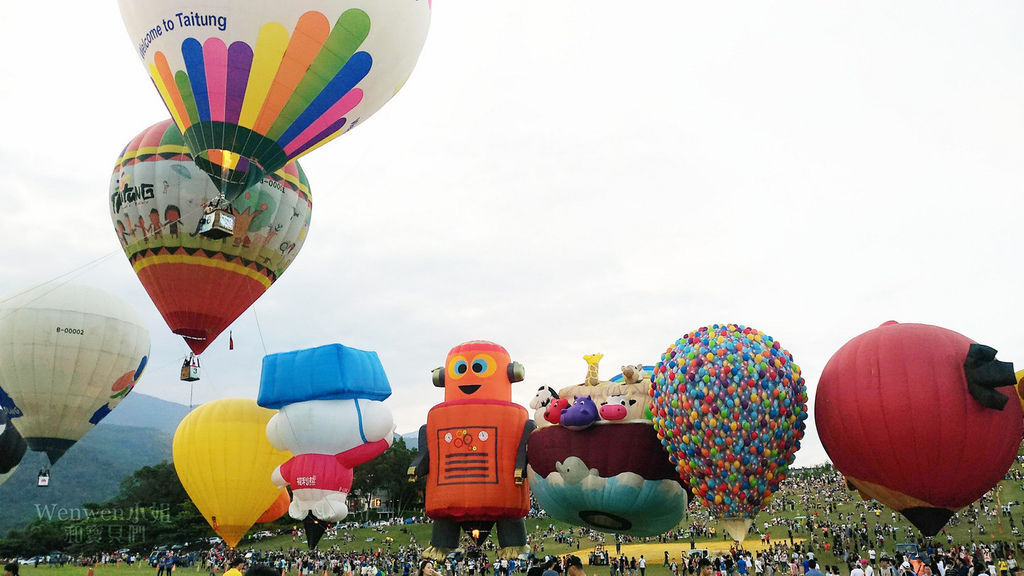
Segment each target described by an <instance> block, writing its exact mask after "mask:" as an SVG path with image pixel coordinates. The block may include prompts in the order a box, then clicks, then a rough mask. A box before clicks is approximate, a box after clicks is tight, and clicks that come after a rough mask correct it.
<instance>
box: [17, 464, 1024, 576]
mask: <svg viewBox="0 0 1024 576" xmlns="http://www.w3.org/2000/svg"><path fill="white" fill-rule="evenodd" d="M1008 479H1010V480H1013V481H1015V482H1018V483H1020V482H1024V474H1022V473H1021V472H1020V467H1015V468H1014V469H1013V470H1012V471H1011V472H1010V474H1009V476H1008ZM1016 505H1017V503H1015V502H1003V501H1001V500H1000V497H999V494H998V493H997V492H990V493H989V494H986V495H985V496H984V497H983V498H982V499H980V500H979V501H978V502H976V503H974V504H973V505H971V506H969V507H967V508H965V509H964V510H962V511H960V512H958V513H957V514H955V515H953V517H952V518H951V519H950V521H949V524H948V525H949V526H952V527H957V526H959V527H960V528H959V529H958V530H956V533H957V534H959V535H963V534H964V533H966V537H963V536H961V537H959V538H954V536H953V531H952V530H944V531H943V532H941V533H940V534H939V535H938V536H937V537H935V538H924V537H922V536H921V535H920V533H919V532H917V531H916V530H915V529H913V528H912V527H911V526H910V525H909V524H908V523H907V522H906V521H904V520H903V519H902V518H901V517H898V516H897V515H896V513H895V512H892V511H890V510H888V509H883V508H882V507H881V506H880V505H878V504H877V503H875V502H871V501H863V500H861V499H860V498H859V497H857V496H856V494H855V493H854V492H851V491H850V490H849V489H848V488H847V486H846V482H845V479H844V478H843V477H842V475H840V474H839V473H838V472H836V471H834V470H832V469H829V468H825V469H824V470H818V471H817V473H814V474H802V475H796V476H793V477H791V478H789V479H787V480H786V481H785V483H784V485H783V489H782V490H780V491H779V493H778V494H777V495H776V497H775V498H774V499H773V500H772V501H771V502H770V503H769V504H768V505H767V507H766V509H765V511H764V512H763V513H762V515H760V516H759V517H758V521H757V522H756V523H754V524H753V526H752V527H751V532H752V533H753V535H754V536H755V537H756V538H759V539H760V542H759V546H757V547H756V548H757V549H756V550H749V551H748V550H745V549H744V548H742V547H740V546H738V545H734V546H732V547H731V548H728V549H725V546H722V548H723V549H722V550H719V551H715V550H708V549H707V548H712V547H711V546H708V545H707V542H708V541H709V540H710V541H712V542H726V541H728V536H726V535H724V534H722V535H719V534H718V532H717V530H716V519H715V518H714V517H713V516H712V515H711V513H710V512H709V511H708V510H706V509H704V508H702V507H700V506H697V505H694V506H691V507H690V508H689V512H688V515H687V518H686V521H685V522H684V523H683V524H682V525H681V526H680V527H679V528H678V529H676V530H673V531H670V532H667V533H664V534H660V535H658V536H654V537H647V538H637V537H630V536H627V535H618V536H615V535H609V534H604V533H601V532H597V531H594V530H591V529H587V528H563V527H561V526H556V525H555V524H554V523H553V522H550V521H546V520H545V519H544V515H543V513H542V512H539V511H535V512H533V513H531V515H530V516H529V517H528V519H527V525H528V528H529V529H530V530H529V533H528V544H529V553H528V554H524V555H522V556H521V557H520V558H518V559H510V560H499V559H496V554H495V553H494V552H495V548H496V547H495V544H494V543H493V542H492V541H491V540H487V541H485V542H484V543H483V545H482V546H480V547H479V548H478V547H476V546H475V545H474V544H473V543H472V541H471V540H470V539H469V538H468V537H466V538H465V539H464V541H463V546H462V548H461V549H460V552H459V553H453V554H450V555H448V557H447V558H445V559H444V560H439V561H436V562H435V561H433V560H427V559H425V558H422V557H421V555H422V550H423V548H422V547H421V546H420V545H419V543H417V542H416V541H415V537H414V536H413V535H412V534H411V532H409V531H407V530H403V529H400V531H401V532H405V533H406V534H408V538H407V539H404V538H402V544H401V545H399V544H398V543H396V542H395V540H394V539H393V538H391V537H390V536H388V537H387V538H384V539H382V544H383V546H382V547H377V548H367V549H364V550H361V551H358V552H351V551H342V550H341V544H348V545H350V544H351V543H352V541H353V538H352V537H351V532H349V531H347V530H344V529H341V528H340V527H336V528H334V529H332V530H331V531H330V532H328V534H327V538H325V540H324V541H323V543H324V544H325V545H324V546H322V549H321V550H312V551H307V550H304V549H301V548H300V546H302V544H303V542H302V535H301V532H299V531H296V532H295V533H294V534H293V540H295V544H294V545H293V547H291V548H289V549H284V548H280V549H278V550H256V549H252V548H250V549H245V548H240V549H237V550H231V549H229V548H227V547H226V546H225V545H224V544H223V543H216V544H213V545H210V546H208V547H206V548H205V549H202V550H195V551H191V552H187V553H185V552H174V551H163V552H160V553H154V554H153V555H150V556H149V557H144V556H140V555H139V554H138V553H130V552H128V551H120V552H117V553H109V554H102V555H100V556H96V557H89V558H76V559H68V558H65V557H62V558H60V562H61V563H63V562H66V561H70V562H73V563H77V564H88V565H91V564H112V563H126V564H129V565H132V564H135V563H139V564H142V565H147V564H148V565H149V566H151V567H153V568H155V569H156V576H172V574H173V572H174V571H175V570H176V569H181V568H188V569H191V570H194V571H196V572H199V573H208V574H210V575H211V576H217V575H218V574H225V576H243V574H244V576H435V575H436V576H513V575H516V574H522V573H525V574H527V575H528V576H587V574H585V573H588V574H589V576H648V575H647V571H648V566H647V563H648V562H649V559H647V558H645V557H644V555H642V554H627V553H626V552H625V551H624V547H627V546H629V545H631V544H638V543H643V544H655V545H657V544H672V545H673V546H671V547H670V546H665V551H664V555H663V557H662V555H661V554H660V553H659V554H658V556H659V557H658V558H657V560H656V564H657V568H653V567H652V572H656V574H655V576H833V575H842V576H847V575H849V576H1016V575H1017V572H1018V565H1017V556H1021V555H1022V554H1024V540H1021V538H1020V537H1019V527H1018V524H1019V523H1018V522H1017V519H1016V518H1015V517H1014V507H1015V506H1016ZM403 528H404V527H403ZM965 528H966V530H965ZM379 530H380V531H381V532H382V533H387V534H391V535H393V536H399V534H398V533H394V532H386V531H385V530H384V528H383V527H381V528H379ZM719 536H721V538H719ZM406 540H407V541H406ZM747 542H748V544H749V542H750V536H749V535H748V540H747ZM680 543H682V545H678V544H680ZM687 544H688V546H687ZM346 547H349V546H346ZM548 547H551V549H553V550H559V551H565V550H566V549H568V551H569V553H568V554H566V555H563V556H561V557H558V556H553V555H549V554H548V553H547V550H548ZM595 547H596V548H595ZM669 548H671V549H672V550H675V551H676V552H675V553H674V554H673V553H670V552H669V550H668V549H669ZM751 548H754V547H751ZM584 549H587V550H591V549H593V550H594V551H593V552H591V553H590V555H589V558H588V561H587V563H586V564H585V565H584V563H583V561H582V560H581V559H580V558H579V557H578V556H577V555H576V554H577V553H578V554H580V555H582V556H584V557H586V556H587V555H586V554H585V553H582V552H581V551H583V550H584ZM648 549H649V548H648ZM577 563H579V570H576V569H575V566H576V564H577ZM13 566H14V574H13V576H17V564H16V563H15V564H13ZM229 566H231V567H233V568H234V569H236V570H238V574H233V573H231V570H229V569H228V567H229ZM584 566H585V567H584ZM257 568H258V569H259V570H257V572H252V573H250V571H251V570H256V569H257ZM268 569H269V570H272V571H273V574H270V572H267V570H268ZM260 570H262V571H263V572H265V575H264V574H262V573H260V572H259V571H260ZM574 573H576V574H574Z"/></svg>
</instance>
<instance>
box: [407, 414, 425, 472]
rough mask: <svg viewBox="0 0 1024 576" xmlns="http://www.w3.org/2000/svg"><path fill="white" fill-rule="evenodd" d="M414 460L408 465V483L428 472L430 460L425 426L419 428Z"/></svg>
mask: <svg viewBox="0 0 1024 576" xmlns="http://www.w3.org/2000/svg"><path fill="white" fill-rule="evenodd" d="M416 451H417V454H416V459H415V460H413V461H412V464H409V472H408V475H409V482H415V481H416V479H417V478H421V477H423V476H426V475H427V472H430V458H429V453H428V450H427V425H426V424H424V425H423V426H420V437H419V443H418V445H417V447H416Z"/></svg>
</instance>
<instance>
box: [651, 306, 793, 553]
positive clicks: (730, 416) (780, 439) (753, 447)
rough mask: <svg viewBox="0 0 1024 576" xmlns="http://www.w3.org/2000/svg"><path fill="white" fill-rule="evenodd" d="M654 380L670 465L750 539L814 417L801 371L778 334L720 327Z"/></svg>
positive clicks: (687, 340)
mask: <svg viewBox="0 0 1024 576" xmlns="http://www.w3.org/2000/svg"><path fill="white" fill-rule="evenodd" d="M653 380H654V385H653V387H652V389H651V412H652V414H653V415H654V422H655V428H656V429H657V431H658V436H659V437H660V438H661V442H662V445H663V446H664V447H665V449H666V450H667V451H668V453H669V459H670V461H671V462H672V463H673V464H674V465H675V467H676V470H677V471H678V472H679V475H680V477H681V478H682V479H683V480H685V481H687V482H688V483H689V485H690V487H691V489H692V490H693V495H694V497H695V498H697V499H698V500H699V501H700V502H701V503H702V504H703V505H704V506H706V507H707V508H708V509H709V510H711V512H712V513H713V515H714V516H715V517H717V518H719V522H720V524H721V525H722V526H723V528H724V529H725V531H726V532H727V533H728V534H729V535H730V536H732V538H733V540H736V541H738V542H742V541H743V539H744V537H745V535H746V533H747V531H748V530H749V528H750V525H751V523H752V521H753V518H754V516H756V515H757V513H758V511H760V510H761V508H762V507H763V506H764V505H765V504H766V503H767V502H768V500H769V499H770V498H771V497H772V495H773V494H774V493H775V492H777V491H778V489H779V485H780V483H781V482H782V481H783V480H785V479H786V477H787V475H788V474H789V466H790V465H791V464H792V463H793V460H794V459H795V457H796V452H797V450H799V448H800V440H801V439H802V438H803V435H804V429H805V427H806V425H805V420H806V419H807V389H806V387H805V385H804V379H803V378H802V377H801V373H800V367H799V366H797V365H796V364H795V363H794V362H793V357H792V355H791V354H790V353H789V352H787V351H786V350H785V349H783V348H782V346H781V345H780V343H779V342H778V341H777V340H775V339H774V338H772V337H771V336H769V335H767V334H764V333H763V332H760V331H759V330H755V329H753V328H750V327H746V326H742V325H738V324H721V325H719V324H715V325H712V326H705V327H702V328H700V329H698V330H694V331H693V332H690V333H688V334H686V335H684V336H683V337H682V338H680V339H679V340H677V341H676V342H675V344H673V345H672V346H671V347H669V348H668V350H666V352H665V353H664V354H663V355H662V357H661V361H660V362H658V364H657V365H656V367H655V369H654V375H653Z"/></svg>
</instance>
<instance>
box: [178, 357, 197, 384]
mask: <svg viewBox="0 0 1024 576" xmlns="http://www.w3.org/2000/svg"><path fill="white" fill-rule="evenodd" d="M199 371H200V368H199V359H198V358H195V357H192V358H189V359H186V360H185V363H184V364H182V365H181V381H182V382H195V381H196V380H199Z"/></svg>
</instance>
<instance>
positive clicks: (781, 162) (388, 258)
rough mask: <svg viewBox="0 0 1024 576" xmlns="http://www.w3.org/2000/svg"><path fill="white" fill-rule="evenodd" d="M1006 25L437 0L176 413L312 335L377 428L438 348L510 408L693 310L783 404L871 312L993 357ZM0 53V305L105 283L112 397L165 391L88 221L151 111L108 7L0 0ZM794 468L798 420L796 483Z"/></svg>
mask: <svg viewBox="0 0 1024 576" xmlns="http://www.w3.org/2000/svg"><path fill="white" fill-rule="evenodd" d="M1022 23H1024V4H1021V3H1020V2H1016V1H1006V2H985V1H978V2H935V1H931V0H929V1H922V2H910V1H905V2H889V1H877V2H876V1H870V2H869V1H864V2H839V1H823V0H814V1H806V2H699V3H694V2H683V1H680V0H671V1H657V2H655V1H651V2H632V3H629V2H627V3H623V2H606V1H597V0H595V1H590V2H578V1H568V0H545V1H543V2H541V1H518V2H508V1H490V0H488V1H481V0H455V1H439V2H438V3H437V6H434V12H433V20H432V23H431V30H430V34H429V37H428V39H427V43H426V46H425V47H424V49H423V52H422V54H421V56H420V61H419V64H418V66H417V68H416V70H415V71H414V73H413V75H412V77H411V78H410V79H409V81H408V83H407V84H406V85H405V87H404V88H403V90H402V91H401V92H400V93H399V94H398V95H397V96H396V97H395V98H394V99H393V100H392V101H391V102H390V103H388V104H387V105H386V106H384V108H382V109H381V110H380V111H379V112H378V113H377V114H375V115H374V116H373V117H372V118H371V119H369V120H368V121H366V122H365V125H360V126H359V127H358V129H356V130H353V131H352V132H350V133H348V134H346V135H345V136H343V137H341V138H339V139H337V140H335V141H334V142H331V143H330V144H329V145H327V146H325V147H323V148H320V149H317V150H315V151H314V152H313V153H311V154H309V155H307V156H305V157H303V158H302V159H301V160H300V163H301V164H302V166H303V167H304V168H305V170H306V173H307V175H308V177H309V181H310V185H311V188H312V192H313V217H312V225H311V229H310V233H309V236H308V238H307V240H306V243H305V246H304V247H303V249H302V253H301V254H299V256H298V257H297V258H296V260H295V262H294V264H293V265H292V267H291V268H289V269H288V271H287V272H286V273H285V274H284V275H283V276H282V277H281V279H280V280H279V281H278V282H277V283H276V284H275V285H274V286H273V287H272V288H271V289H270V290H269V291H268V292H267V294H265V295H264V296H263V298H261V299H260V300H259V301H258V302H257V303H256V305H255V307H254V311H253V310H250V311H249V312H247V313H246V314H245V315H243V316H242V317H241V318H240V319H239V320H238V321H236V322H235V324H234V326H233V328H232V330H233V332H234V340H235V350H233V351H228V344H227V337H226V334H225V336H224V337H222V338H221V339H220V340H218V341H217V342H215V343H214V344H213V345H212V346H211V347H210V348H209V350H208V351H207V352H206V353H205V354H204V355H203V370H204V376H203V379H202V380H201V381H199V382H197V383H196V384H195V386H194V402H196V403H199V402H203V401H208V400H212V399H215V398H222V397H230V396H248V397H253V398H254V397H255V395H256V392H257V390H258V387H259V375H260V362H261V358H262V356H263V355H264V354H265V353H274V352H283V351H288V350H294V349H298V348H307V347H312V346H318V345H322V344H327V343H332V342H340V343H342V344H345V345H349V346H354V347H357V348H362V349H368V350H376V351H377V352H378V353H379V354H380V357H381V360H382V361H383V363H384V366H385V369H386V371H387V373H388V376H389V378H390V380H391V385H392V388H393V390H394V393H393V395H392V397H391V399H390V400H389V401H388V402H389V404H390V405H391V408H392V410H393V411H394V413H395V416H396V420H397V422H398V431H399V432H402V433H406V432H410V431H412V430H414V429H416V428H417V427H418V426H419V425H420V424H421V423H423V422H424V421H425V418H426V412H427V410H428V409H429V408H430V407H431V406H432V405H434V404H436V403H438V402H440V401H441V399H442V391H441V390H439V389H435V388H433V387H432V386H431V383H430V371H431V369H433V368H434V367H436V366H440V365H441V364H442V363H443V361H444V358H445V355H446V353H447V351H448V349H449V348H451V347H452V346H454V345H456V344H458V343H460V342H463V341H466V340H472V339H488V340H493V341H495V342H498V343H500V344H502V345H504V346H505V347H506V348H508V350H509V351H510V352H511V354H512V356H513V358H514V359H516V360H518V361H520V362H521V363H523V364H524V365H525V366H526V373H527V379H526V381H525V382H523V383H521V384H518V385H517V386H518V388H517V393H516V395H515V396H516V399H517V400H518V401H520V402H521V403H523V404H524V405H525V404H526V403H527V402H528V401H529V398H530V397H531V396H532V392H533V391H534V390H536V388H537V387H538V386H541V385H550V386H552V387H554V388H556V389H557V388H561V387H563V386H567V385H570V384H575V383H579V382H581V381H582V380H583V377H584V375H585V373H586V363H585V362H584V361H583V360H582V356H583V355H584V354H588V353H594V352H602V353H604V355H605V357H604V361H603V363H602V369H601V376H602V377H603V378H610V377H611V376H613V375H614V374H616V373H618V368H619V366H620V365H622V364H626V363H631V364H635V363H640V362H643V363H645V364H653V363H654V362H655V361H657V360H658V358H659V355H660V354H661V353H662V352H663V351H664V350H665V349H666V348H667V347H668V346H670V345H671V344H672V343H673V342H674V341H675V340H676V339H677V338H678V337H680V336H681V335H683V334H685V333H686V332H688V331H691V330H693V329H696V328H698V327H700V326H703V325H706V324H710V323H715V322H736V323H742V324H746V325H748V326H753V327H755V328H757V329H759V330H762V331H764V332H766V333H768V334H771V335H773V336H774V337H775V338H776V339H778V340H779V341H781V343H782V345H783V346H784V347H786V348H787V349H788V350H789V351H790V352H791V353H792V354H793V356H794V359H795V360H796V362H797V363H798V364H800V365H801V366H802V367H803V369H804V375H805V377H806V378H807V384H808V388H809V389H810V393H811V406H813V398H814V387H815V385H816V383H817V380H818V376H819V374H820V372H821V370H822V368H823V367H824V365H825V363H826V362H827V361H828V359H829V357H830V356H831V355H832V354H833V353H834V352H835V351H836V350H838V349H839V347H840V346H842V344H843V343H845V342H846V341H847V340H849V339H850V338H852V337H854V336H856V335H858V334H860V333H862V332H864V331H866V330H869V329H871V328H873V327H875V326H877V325H878V324H880V323H882V322H884V321H886V320H890V319H895V320H899V321H902V322H924V323H930V324H937V325H940V326H944V327H946V328H950V329H953V330H956V331H958V332H961V333H963V334H965V335H967V336H968V337H970V338H972V339H974V340H977V341H979V342H982V343H985V344H989V345H991V346H993V347H995V348H997V349H998V350H999V352H1000V358H1002V359H1005V360H1011V361H1017V362H1018V363H1019V364H1024V333H1022V330H1021V328H1020V327H1019V325H1018V322H1019V321H1020V310H1021V305H1020V299H1021V296H1020V294H1021V286H1022V282H1024V261H1022V258H1021V246H1022V245H1024V244H1022V240H1024V225H1022V223H1021V220H1022V218H1021V208H1022V193H1021V185H1022V182H1024V161H1022V159H1024V113H1022V110H1024V74H1022V72H1024V67H1022V61H1024V34H1022V33H1021V25H1022ZM0 49H2V52H3V54H5V57H4V58H3V59H0V78H2V79H3V80H2V81H0V110H2V111H3V112H2V113H3V124H2V132H0V133H2V134H3V138H2V140H0V173H2V174H3V175H4V186H3V187H2V188H0V202H2V205H3V210H0V229H2V230H3V250H2V252H0V253H2V254H3V255H4V263H3V266H2V267H0V292H3V293H9V292H12V291H14V290H17V289H19V288H22V287H24V286H26V285H28V284H32V283H35V282H40V281H44V280H48V279H51V278H55V277H58V276H61V275H64V274H68V273H71V274H69V275H68V276H66V277H65V278H73V280H74V281H76V282H81V283H85V284H91V285H94V286H97V287H100V288H105V289H107V290H109V291H112V292H114V293H116V294H118V295H119V296H121V297H123V298H124V299H126V300H127V301H128V302H130V303H131V305H133V306H135V307H136V308H137V310H138V311H139V312H140V313H141V314H142V315H143V317H144V318H145V319H146V321H147V323H148V326H149V329H150V331H151V334H152V355H151V364H150V368H149V369H148V371H147V373H146V375H145V376H144V378H143V379H142V381H141V383H140V384H139V385H138V387H137V389H136V390H137V391H139V392H143V393H146V394H151V395H154V396H158V397H161V398H165V399H168V400H173V401H176V402H181V403H184V404H187V403H188V402H189V391H190V389H189V386H188V385H187V384H185V383H182V382H179V381H178V369H179V367H180V364H181V361H182V359H183V358H184V356H185V354H186V353H187V351H188V349H187V348H186V346H185V345H184V343H183V342H182V341H181V340H180V339H179V338H178V337H176V336H174V335H172V334H171V333H170V331H169V330H168V329H167V328H166V326H165V324H164V323H163V320H162V318H161V317H160V315H159V313H158V312H157V310H156V308H155V307H154V306H153V305H152V304H151V303H150V301H149V299H148V296H147V295H146V293H145V291H144V290H143V288H142V286H141V284H140V283H139V282H138V280H137V279H136V278H135V275H134V273H133V272H132V269H131V266H130V265H129V264H128V262H127V259H126V258H125V257H124V254H123V252H122V251H121V248H120V245H119V243H118V240H117V237H116V236H115V234H114V232H113V228H112V225H111V223H110V218H109V216H108V208H107V201H106V190H107V186H108V181H109V178H110V173H111V171H112V169H113V164H114V162H115V160H116V159H117V156H118V153H119V152H120V151H121V149H122V148H123V147H124V145H125V144H126V143H127V142H128V141H129V140H130V139H131V138H132V137H134V136H135V135H136V134H137V133H139V132H140V131H142V130H143V129H144V128H146V127H147V126H149V125H150V124H153V123H154V122H157V121H159V120H162V119H164V118H167V117H168V113H167V111H166V109H165V108H164V106H163V104H162V103H161V101H160V98H159V96H158V94H157V92H156V90H155V89H154V88H153V86H152V84H151V83H150V80H149V77H148V75H147V74H146V73H145V71H144V69H143V66H142V65H141V64H140V62H139V60H138V58H137V57H136V53H135V51H134V50H133V47H132V43H131V42H130V40H129V38H128V35H127V34H126V33H125V30H124V27H123V24H122V22H121V18H120V16H119V13H118V8H117V4H116V2H114V1H113V0H105V1H103V2H70V1H64V2H58V3H57V4H56V5H47V6H46V7H44V6H43V5H40V4H38V3H32V2H16V3H8V4H7V5H5V6H4V17H3V18H2V19H0ZM97 260H98V262H97ZM913 417H918V418H923V419H928V418H930V417H931V415H928V414H920V415H913ZM825 458H826V456H825V453H824V450H823V449H822V447H821V445H820V443H819V442H818V440H817V436H816V434H815V433H814V427H813V412H812V420H811V421H809V428H808V435H807V438H806V439H805V442H804V448H803V449H802V450H801V451H800V452H799V453H798V455H797V465H801V466H804V465H810V464H816V463H819V462H822V461H824V460H825Z"/></svg>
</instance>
